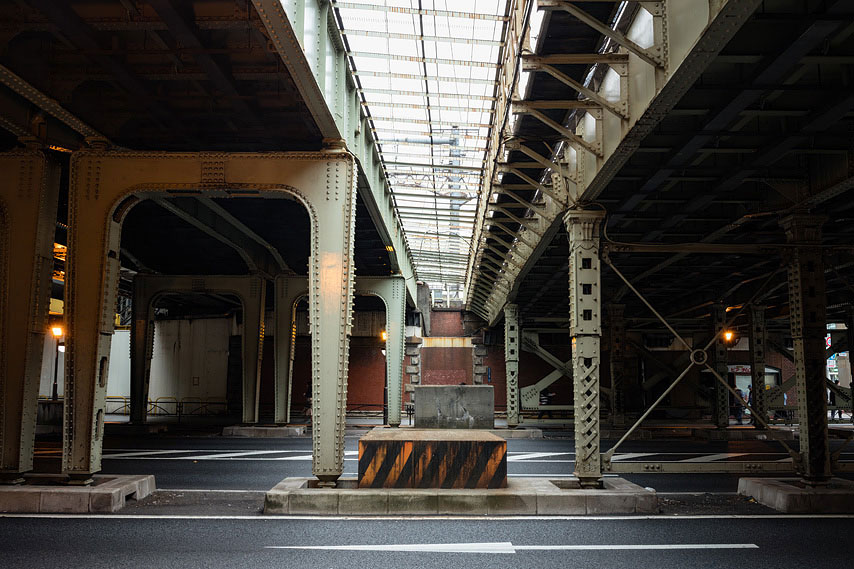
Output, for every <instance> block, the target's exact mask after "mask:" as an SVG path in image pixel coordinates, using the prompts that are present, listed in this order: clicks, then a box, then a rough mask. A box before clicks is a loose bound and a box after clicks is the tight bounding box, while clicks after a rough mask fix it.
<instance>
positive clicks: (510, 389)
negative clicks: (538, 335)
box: [504, 304, 520, 427]
mask: <svg viewBox="0 0 854 569" xmlns="http://www.w3.org/2000/svg"><path fill="white" fill-rule="evenodd" d="M519 335H520V334H519V306H518V305H516V304H508V305H507V306H505V307H504V369H505V370H506V371H505V373H506V377H507V426H508V427H517V426H518V425H519Z"/></svg>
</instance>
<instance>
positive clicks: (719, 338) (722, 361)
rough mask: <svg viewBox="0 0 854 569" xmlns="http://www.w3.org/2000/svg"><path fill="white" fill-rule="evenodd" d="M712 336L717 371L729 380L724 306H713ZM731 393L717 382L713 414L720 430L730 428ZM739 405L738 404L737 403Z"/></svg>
mask: <svg viewBox="0 0 854 569" xmlns="http://www.w3.org/2000/svg"><path fill="white" fill-rule="evenodd" d="M711 318H712V334H715V335H716V336H715V362H714V365H715V371H717V372H718V373H719V374H720V376H721V377H722V378H724V379H727V380H729V377H728V374H729V366H728V365H727V353H726V352H727V345H726V340H725V339H724V335H723V332H722V330H723V329H724V327H725V326H726V307H725V306H724V305H723V304H713V305H712V308H711ZM729 399H730V393H729V391H728V390H727V389H726V388H725V387H724V386H723V385H721V382H719V381H716V382H715V401H714V406H713V409H712V412H713V413H714V416H713V418H714V423H715V425H716V426H717V427H718V428H719V429H725V428H727V427H728V426H729ZM736 403H737V402H736Z"/></svg>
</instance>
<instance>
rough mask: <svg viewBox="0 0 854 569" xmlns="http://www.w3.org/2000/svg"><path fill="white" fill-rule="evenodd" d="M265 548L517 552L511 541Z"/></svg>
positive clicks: (280, 546)
mask: <svg viewBox="0 0 854 569" xmlns="http://www.w3.org/2000/svg"><path fill="white" fill-rule="evenodd" d="M264 549H318V550H331V551H429V552H433V553H516V550H515V549H514V548H513V544H512V543H510V542H509V541H501V542H494V543H392V544H388V545H267V546H265V547H264Z"/></svg>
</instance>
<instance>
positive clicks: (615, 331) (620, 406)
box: [608, 304, 626, 427]
mask: <svg viewBox="0 0 854 569" xmlns="http://www.w3.org/2000/svg"><path fill="white" fill-rule="evenodd" d="M625 312H626V305H625V304H609V305H608V322H609V324H610V326H609V329H610V330H609V332H610V335H609V338H610V343H611V357H610V360H611V361H610V364H611V424H612V425H614V426H615V427H622V426H625V424H626V399H625V381H626V320H625V318H624V315H625Z"/></svg>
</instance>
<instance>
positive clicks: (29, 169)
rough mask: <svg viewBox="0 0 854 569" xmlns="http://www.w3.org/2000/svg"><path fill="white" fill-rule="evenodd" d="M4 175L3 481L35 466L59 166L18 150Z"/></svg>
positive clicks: (1, 160) (4, 157) (0, 264)
mask: <svg viewBox="0 0 854 569" xmlns="http://www.w3.org/2000/svg"><path fill="white" fill-rule="evenodd" d="M0 172H3V176H2V180H0V482H3V481H7V482H9V481H11V482H17V481H19V480H20V474H21V473H24V472H28V471H30V470H32V469H33V440H34V437H35V431H36V412H37V409H38V396H39V379H40V375H41V363H42V355H43V350H44V338H45V333H46V331H47V330H46V329H47V317H48V306H49V302H50V282H51V275H52V274H53V232H54V227H55V222H56V207H57V200H58V196H59V166H58V165H55V164H52V163H51V162H49V161H48V159H47V158H46V157H45V156H44V155H43V154H42V153H41V152H39V151H37V150H18V151H13V152H6V153H3V154H0Z"/></svg>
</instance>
